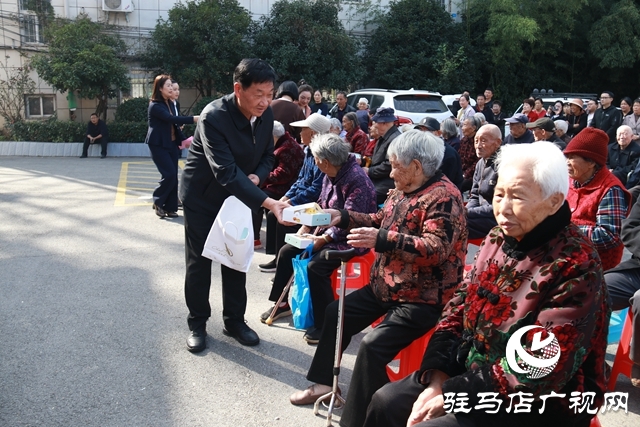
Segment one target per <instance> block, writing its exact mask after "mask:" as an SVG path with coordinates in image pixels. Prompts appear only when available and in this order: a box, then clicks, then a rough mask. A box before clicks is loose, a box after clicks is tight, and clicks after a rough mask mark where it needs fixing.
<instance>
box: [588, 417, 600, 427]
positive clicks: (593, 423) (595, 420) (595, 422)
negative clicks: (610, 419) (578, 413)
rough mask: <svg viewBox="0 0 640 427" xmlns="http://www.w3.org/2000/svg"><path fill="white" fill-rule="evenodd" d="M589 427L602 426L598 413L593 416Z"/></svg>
mask: <svg viewBox="0 0 640 427" xmlns="http://www.w3.org/2000/svg"><path fill="white" fill-rule="evenodd" d="M589 427H602V425H600V420H598V416H597V415H596V416H595V417H593V418H591V424H589Z"/></svg>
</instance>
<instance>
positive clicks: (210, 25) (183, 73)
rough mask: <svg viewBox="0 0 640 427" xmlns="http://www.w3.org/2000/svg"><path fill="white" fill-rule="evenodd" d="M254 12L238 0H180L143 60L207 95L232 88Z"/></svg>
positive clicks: (162, 22)
mask: <svg viewBox="0 0 640 427" xmlns="http://www.w3.org/2000/svg"><path fill="white" fill-rule="evenodd" d="M250 24H251V16H250V15H249V12H248V11H247V10H246V9H245V8H243V7H241V6H240V5H239V3H238V2H237V1H236V0H202V1H187V2H186V3H185V4H182V3H178V4H177V5H176V6H175V7H173V8H172V9H171V10H169V16H168V19H167V20H166V21H165V20H163V19H160V20H159V21H158V24H157V25H156V28H155V29H154V30H153V32H152V34H151V39H150V41H149V45H148V48H147V50H146V53H145V54H144V55H143V61H142V63H143V66H145V67H147V68H148V69H150V70H154V71H156V72H157V73H158V74H161V73H168V74H170V75H171V76H172V77H173V78H175V79H176V80H178V81H179V83H180V84H181V85H182V86H185V87H195V88H196V89H198V92H199V93H200V95H201V96H212V95H215V94H216V92H222V93H224V92H227V91H230V90H231V87H232V83H233V79H232V75H233V70H234V69H235V67H236V66H237V65H238V63H239V62H240V61H241V60H242V58H244V57H246V56H248V53H249V46H248V43H247V37H248V31H249V26H250Z"/></svg>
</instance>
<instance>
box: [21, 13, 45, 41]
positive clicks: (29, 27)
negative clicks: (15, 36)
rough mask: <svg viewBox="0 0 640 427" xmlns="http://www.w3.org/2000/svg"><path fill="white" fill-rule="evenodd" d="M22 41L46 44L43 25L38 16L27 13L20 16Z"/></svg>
mask: <svg viewBox="0 0 640 427" xmlns="http://www.w3.org/2000/svg"><path fill="white" fill-rule="evenodd" d="M20 39H21V41H22V43H44V39H43V36H42V25H41V24H40V22H38V17H37V16H36V15H32V14H28V13H26V14H23V15H22V16H20Z"/></svg>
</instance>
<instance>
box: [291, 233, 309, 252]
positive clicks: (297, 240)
mask: <svg viewBox="0 0 640 427" xmlns="http://www.w3.org/2000/svg"><path fill="white" fill-rule="evenodd" d="M284 242H285V243H288V244H290V245H291V246H295V247H296V248H298V249H306V248H307V247H308V246H309V245H310V244H312V243H313V238H311V236H310V235H308V234H296V233H287V234H285V235H284Z"/></svg>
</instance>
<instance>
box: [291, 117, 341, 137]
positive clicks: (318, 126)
mask: <svg viewBox="0 0 640 427" xmlns="http://www.w3.org/2000/svg"><path fill="white" fill-rule="evenodd" d="M289 125H291V126H294V127H298V128H310V129H311V130H314V131H316V132H318V133H328V132H329V129H331V121H329V119H328V118H326V117H325V116H323V115H322V114H320V113H313V114H311V115H310V116H309V117H307V118H306V119H304V120H300V121H297V122H292V123H289Z"/></svg>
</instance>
